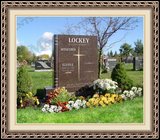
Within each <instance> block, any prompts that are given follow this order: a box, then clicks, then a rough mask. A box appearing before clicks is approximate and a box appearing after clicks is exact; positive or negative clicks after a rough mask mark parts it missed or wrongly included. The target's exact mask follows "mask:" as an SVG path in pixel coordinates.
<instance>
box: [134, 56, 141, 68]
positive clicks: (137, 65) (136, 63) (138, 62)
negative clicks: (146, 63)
mask: <svg viewBox="0 0 160 140" xmlns="http://www.w3.org/2000/svg"><path fill="white" fill-rule="evenodd" d="M133 69H134V70H142V69H143V59H142V58H139V57H134V59H133Z"/></svg>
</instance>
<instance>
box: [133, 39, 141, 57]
mask: <svg viewBox="0 0 160 140" xmlns="http://www.w3.org/2000/svg"><path fill="white" fill-rule="evenodd" d="M134 44H135V46H136V47H135V48H134V52H135V53H136V55H137V56H142V55H143V43H142V40H137V41H136V42H134Z"/></svg>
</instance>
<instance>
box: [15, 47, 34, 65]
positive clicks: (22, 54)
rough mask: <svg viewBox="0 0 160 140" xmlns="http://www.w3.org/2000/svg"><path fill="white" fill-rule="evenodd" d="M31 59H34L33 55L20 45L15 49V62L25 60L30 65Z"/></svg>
mask: <svg viewBox="0 0 160 140" xmlns="http://www.w3.org/2000/svg"><path fill="white" fill-rule="evenodd" d="M33 59H34V55H33V53H32V52H30V51H29V50H28V48H27V47H26V46H23V45H22V46H18V47H17V60H18V61H19V62H23V61H24V60H25V61H27V62H28V63H29V64H31V62H34V61H33Z"/></svg>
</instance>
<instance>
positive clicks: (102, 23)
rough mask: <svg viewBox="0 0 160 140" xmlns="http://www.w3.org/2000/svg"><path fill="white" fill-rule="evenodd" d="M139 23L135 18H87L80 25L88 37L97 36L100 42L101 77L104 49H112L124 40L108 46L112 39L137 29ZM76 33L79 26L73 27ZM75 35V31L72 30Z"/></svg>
mask: <svg viewBox="0 0 160 140" xmlns="http://www.w3.org/2000/svg"><path fill="white" fill-rule="evenodd" d="M136 22H137V19H136V18H133V17H86V18H83V19H82V21H81V22H80V23H79V26H81V28H82V29H83V34H84V32H85V34H86V35H95V36H97V40H98V50H99V58H98V61H99V73H98V75H99V77H100V74H101V73H100V69H101V65H102V61H101V56H102V51H103V48H104V47H108V48H110V47H112V46H113V44H115V43H117V42H120V41H121V40H122V39H120V40H118V39H117V41H115V42H112V43H110V44H108V42H109V40H110V38H111V37H112V36H113V35H115V34H116V33H117V32H118V31H120V30H131V29H134V28H135V26H136V25H135V23H136ZM73 28H75V30H76V33H77V32H78V31H77V29H80V28H77V26H75V27H74V26H73ZM72 34H73V30H72ZM122 38H124V37H122Z"/></svg>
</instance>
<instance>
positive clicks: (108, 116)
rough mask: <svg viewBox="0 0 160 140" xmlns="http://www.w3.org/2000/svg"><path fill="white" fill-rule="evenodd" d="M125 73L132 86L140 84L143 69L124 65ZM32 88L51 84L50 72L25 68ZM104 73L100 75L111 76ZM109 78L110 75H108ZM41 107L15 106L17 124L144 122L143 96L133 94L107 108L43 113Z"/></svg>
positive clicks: (103, 76) (109, 74)
mask: <svg viewBox="0 0 160 140" xmlns="http://www.w3.org/2000/svg"><path fill="white" fill-rule="evenodd" d="M125 68H126V70H127V74H128V75H129V76H130V78H131V79H132V80H133V81H134V86H142V81H143V71H133V70H132V68H133V66H132V64H126V65H125ZM28 72H29V74H30V75H31V76H32V80H33V86H34V88H35V90H37V89H43V88H44V87H46V86H51V85H52V82H53V79H52V78H53V75H52V73H53V72H51V71H50V72H34V69H33V68H31V67H28ZM110 76H111V73H110V72H109V73H104V74H102V75H101V78H110ZM110 79H111V78H110ZM41 108H42V107H35V108H33V107H32V108H31V107H28V108H25V109H17V123H143V97H136V98H135V99H133V100H127V101H124V102H121V103H117V104H113V105H110V106H107V107H94V108H85V109H79V110H78V111H77V110H72V111H66V112H62V113H44V112H42V111H41Z"/></svg>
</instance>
